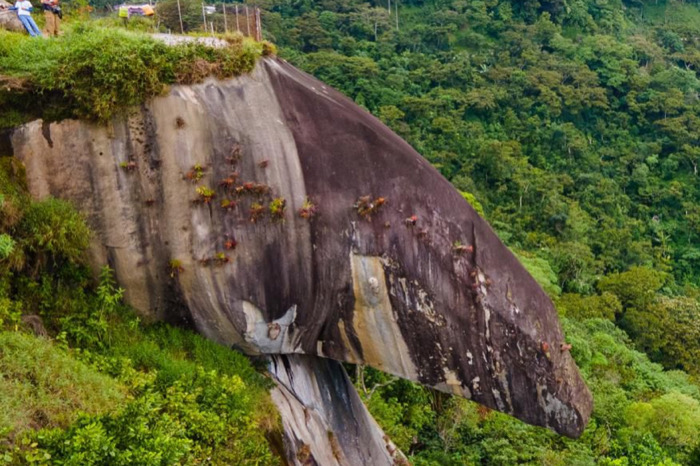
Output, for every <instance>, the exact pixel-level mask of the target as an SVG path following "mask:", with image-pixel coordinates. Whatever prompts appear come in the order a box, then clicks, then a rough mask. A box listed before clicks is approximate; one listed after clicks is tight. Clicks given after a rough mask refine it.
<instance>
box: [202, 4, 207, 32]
mask: <svg viewBox="0 0 700 466" xmlns="http://www.w3.org/2000/svg"><path fill="white" fill-rule="evenodd" d="M202 20H203V21H204V32H205V33H206V32H207V13H206V11H204V2H202Z"/></svg>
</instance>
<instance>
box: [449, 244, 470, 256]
mask: <svg viewBox="0 0 700 466" xmlns="http://www.w3.org/2000/svg"><path fill="white" fill-rule="evenodd" d="M452 250H453V251H454V252H455V253H457V254H465V253H471V252H474V246H471V245H469V246H467V245H466V244H462V243H461V242H460V241H455V242H454V244H453V245H452Z"/></svg>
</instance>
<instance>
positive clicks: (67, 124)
mask: <svg viewBox="0 0 700 466" xmlns="http://www.w3.org/2000/svg"><path fill="white" fill-rule="evenodd" d="M12 144H13V148H14V153H15V155H16V156H18V157H20V158H21V159H22V160H23V161H24V163H25V164H26V167H27V175H28V181H29V185H30V189H31V190H32V193H33V195H34V196H36V197H39V198H41V197H46V196H50V195H51V196H57V197H61V198H64V199H69V200H72V201H73V202H75V203H76V205H77V206H78V207H79V208H81V209H82V210H83V211H84V212H86V214H87V215H88V218H89V221H90V224H91V225H92V227H93V228H94V230H95V231H96V237H95V239H94V241H93V248H92V255H93V259H94V261H95V263H97V264H102V263H105V262H106V261H109V262H110V263H111V264H112V265H113V266H114V267H115V269H116V273H117V277H118V280H119V281H120V283H121V284H122V285H123V286H124V287H125V288H126V290H127V295H126V296H127V299H128V300H129V302H130V303H131V304H132V305H134V306H135V307H137V308H138V309H140V310H142V311H143V312H144V313H145V314H148V315H151V316H154V317H156V318H165V319H169V320H175V319H184V320H186V321H188V322H191V323H192V324H193V325H194V326H196V328H197V329H198V330H199V331H200V332H202V333H203V334H205V335H207V336H208V337H209V338H212V339H214V340H216V341H219V342H221V343H223V344H227V345H235V346H237V347H239V348H241V349H243V350H245V351H248V352H250V353H268V354H294V353H299V354H307V355H316V356H322V357H325V358H331V359H335V360H338V361H348V362H352V363H359V364H367V365H370V366H373V367H376V368H378V369H381V370H384V371H386V372H389V373H392V374H395V375H397V376H401V377H405V378H408V379H411V380H415V381H418V382H420V383H422V384H425V385H428V386H432V387H436V388H437V389H439V390H443V391H446V392H449V393H454V394H457V395H460V396H464V397H467V398H470V399H472V400H475V401H477V402H479V403H481V404H484V405H486V406H489V407H491V408H493V409H497V410H499V411H503V412H505V413H509V414H511V415H513V416H515V417H518V418H520V419H522V420H524V421H526V422H528V423H531V424H535V425H540V426H546V427H549V428H551V429H553V430H555V431H557V432H560V433H562V434H565V435H568V436H574V437H575V436H578V435H579V434H580V433H581V432H582V430H583V428H584V426H585V425H586V423H587V421H588V417H589V414H590V411H591V407H592V400H591V396H590V393H589V392H588V390H587V388H586V387H585V385H584V383H583V381H582V380H581V377H580V375H579V373H578V370H577V368H576V366H575V364H574V362H573V360H572V358H571V356H570V354H569V353H568V352H567V351H562V350H561V344H562V343H564V337H563V334H562V331H561V328H560V326H559V322H558V319H557V314H556V311H555V309H554V307H553V305H552V303H551V301H550V300H549V298H548V297H547V296H546V294H545V293H544V292H543V291H542V290H541V288H540V287H539V286H538V285H537V284H536V282H535V281H534V280H533V278H532V277H531V276H530V275H529V274H528V273H527V272H526V271H525V270H524V268H523V267H522V266H521V265H520V263H519V262H518V261H517V259H516V258H515V257H514V256H513V255H512V254H511V253H510V251H509V250H508V249H507V248H506V247H505V246H504V245H503V244H502V243H501V242H500V241H499V239H498V238H497V237H496V235H495V234H494V233H493V231H492V230H491V229H490V227H489V226H488V224H487V223H486V222H485V221H484V220H482V219H481V218H480V217H479V216H478V215H477V214H476V213H475V211H474V210H473V209H472V208H471V206H469V204H468V203H467V202H466V201H464V199H463V198H462V197H461V196H460V194H459V193H458V192H457V191H456V190H455V189H454V188H453V187H452V186H451V185H450V184H449V183H448V182H447V181H446V180H445V179H444V178H443V177H442V176H441V175H440V174H439V173H438V172H437V171H436V170H435V169H434V168H433V167H431V166H430V164H429V163H427V162H426V161H425V160H424V159H423V158H422V157H421V156H420V155H419V154H418V153H416V152H415V151H414V150H413V149H412V148H411V147H410V146H409V145H408V144H407V143H405V142H404V141H402V140H401V139H400V138H399V137H398V136H396V135H395V134H393V133H392V132H391V131H390V130H389V129H388V128H386V127H385V126H384V125H383V124H381V123H380V122H379V121H378V120H377V119H375V118H374V117H372V116H371V115H369V114H367V113H366V112H364V111H363V110H362V109H360V108H359V107H357V106H356V105H354V103H352V102H351V101H350V100H348V99H346V98H345V97H343V96H342V95H340V94H339V93H338V92H336V91H334V90H333V89H330V88H328V87H327V86H325V85H323V84H322V83H320V82H319V81H317V80H315V79H313V78H312V77H310V76H308V75H306V74H304V73H301V72H300V71H298V70H296V69H294V68H293V67H291V66H290V65H288V64H286V63H284V62H282V61H279V60H275V59H267V60H264V61H263V62H262V63H261V64H260V65H259V66H258V67H257V68H256V70H255V71H254V72H253V73H252V74H251V75H250V76H245V77H241V78H238V79H235V80H231V81H226V82H217V81H208V82H206V83H204V84H201V85H197V86H191V87H174V88H173V89H172V91H171V92H170V94H169V95H168V96H166V97H162V98H157V99H155V100H153V101H152V102H150V103H148V104H147V105H145V106H143V107H142V108H141V109H137V110H134V111H133V112H132V113H131V114H130V115H129V116H128V117H124V118H117V119H115V120H114V121H113V122H112V124H111V125H110V126H109V127H98V126H95V125H92V124H89V123H85V122H79V121H64V122H61V123H53V124H48V123H42V122H41V121H36V122H33V123H30V124H28V125H25V126H23V127H21V128H19V129H17V130H16V131H15V133H14V135H13V137H12ZM197 165H200V166H201V167H202V170H201V171H200V170H198V168H197V167H196V166H197ZM200 174H201V179H200V180H199V181H197V182H193V180H192V178H194V179H196V178H198V177H199V176H200ZM198 186H199V187H208V188H211V189H212V190H214V191H215V192H216V194H215V197H214V198H213V199H212V200H211V201H210V202H206V200H207V199H206V197H207V196H206V195H203V194H207V193H206V192H204V191H203V190H200V193H199V194H198V193H196V192H195V189H196V188H197V187H198ZM367 196H368V198H367V199H368V200H366V199H365V200H362V198H363V197H367ZM273 198H283V199H284V200H285V201H286V212H285V213H284V215H283V219H281V218H276V217H275V215H273V214H271V213H270V209H269V206H270V205H271V203H272V199H273ZM307 198H308V199H310V201H311V202H312V203H313V204H314V207H313V208H310V205H309V204H306V206H305V200H306V199H307ZM380 198H381V199H380ZM358 200H359V203H358ZM222 201H227V202H230V203H229V204H226V202H224V205H226V208H224V207H222V204H221V203H222ZM259 204H261V205H264V209H262V210H260V209H259V208H258V205H259ZM234 205H235V206H234ZM305 207H306V210H305V211H304V214H306V213H309V214H310V215H309V217H310V218H302V216H301V215H300V210H301V209H304V208H305ZM314 210H315V213H314V212H313V211H314ZM258 211H259V212H258ZM261 212H262V213H261ZM256 213H261V217H260V218H259V219H257V220H256V221H251V217H255V216H256ZM234 245H235V249H234V248H233V247H234ZM329 381H330V379H329ZM291 391H293V390H291ZM329 424H333V422H330V421H329ZM365 453H366V452H365ZM365 453H363V454H365ZM367 454H368V453H367ZM355 459H356V460H358V461H359V459H358V458H355Z"/></svg>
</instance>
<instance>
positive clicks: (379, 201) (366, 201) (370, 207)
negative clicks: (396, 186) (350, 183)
mask: <svg viewBox="0 0 700 466" xmlns="http://www.w3.org/2000/svg"><path fill="white" fill-rule="evenodd" d="M385 203H386V198H384V197H378V198H376V199H374V200H372V197H371V196H362V197H360V198H358V199H357V201H355V205H354V206H353V208H354V209H355V210H356V211H357V214H358V215H359V216H360V217H362V218H367V219H371V216H372V215H373V214H375V213H376V212H377V211H378V210H379V209H380V208H381V207H382V206H383V205H384V204H385Z"/></svg>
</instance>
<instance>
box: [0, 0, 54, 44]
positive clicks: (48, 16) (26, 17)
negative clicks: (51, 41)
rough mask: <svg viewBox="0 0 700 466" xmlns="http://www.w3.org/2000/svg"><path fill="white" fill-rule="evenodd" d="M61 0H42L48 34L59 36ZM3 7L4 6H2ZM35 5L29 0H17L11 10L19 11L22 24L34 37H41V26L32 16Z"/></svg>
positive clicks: (45, 32) (18, 15)
mask: <svg viewBox="0 0 700 466" xmlns="http://www.w3.org/2000/svg"><path fill="white" fill-rule="evenodd" d="M58 2H59V0H41V8H42V9H43V10H44V19H45V25H44V34H46V35H47V36H58V35H59V33H60V31H59V28H60V24H61V17H62V16H63V14H62V12H61V7H60V6H59V5H58ZM0 8H3V7H0ZM33 9H34V6H33V5H32V3H31V2H30V1H29V0H17V1H16V2H15V5H14V6H13V7H11V8H10V10H14V11H17V17H18V18H19V20H20V21H21V22H22V25H23V26H24V28H25V29H26V30H27V32H28V33H29V35H30V36H32V37H41V36H42V33H41V31H40V30H39V27H38V26H37V25H36V22H34V18H32V10H33Z"/></svg>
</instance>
